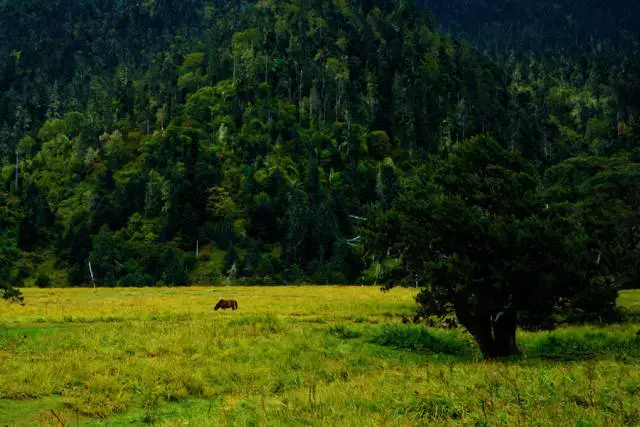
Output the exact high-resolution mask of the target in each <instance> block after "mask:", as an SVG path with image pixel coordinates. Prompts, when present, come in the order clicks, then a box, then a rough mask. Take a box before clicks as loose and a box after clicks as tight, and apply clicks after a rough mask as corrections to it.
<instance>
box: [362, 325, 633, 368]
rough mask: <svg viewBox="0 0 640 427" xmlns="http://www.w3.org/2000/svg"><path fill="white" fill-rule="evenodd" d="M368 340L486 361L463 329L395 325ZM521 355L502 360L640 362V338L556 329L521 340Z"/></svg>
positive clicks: (625, 332)
mask: <svg viewBox="0 0 640 427" xmlns="http://www.w3.org/2000/svg"><path fill="white" fill-rule="evenodd" d="M368 332H369V333H367V335H369V338H367V341H368V342H370V343H373V344H377V345H381V346H387V347H393V348H396V349H399V350H406V351H412V352H417V353H424V352H427V353H429V354H431V355H442V356H454V359H455V360H456V363H465V362H467V363H471V362H475V361H477V360H482V356H480V354H479V350H478V347H477V346H476V344H475V343H474V342H473V339H472V338H471V337H470V336H469V335H468V334H467V333H466V332H464V331H463V330H461V329H449V330H447V329H438V328H430V327H427V326H424V325H405V324H402V325H400V324H397V325H396V324H394V325H385V326H382V327H380V328H372V329H369V331H368ZM518 346H519V348H520V350H521V352H522V353H521V354H520V355H518V356H512V357H508V358H504V359H502V360H503V361H507V362H516V363H527V362H534V363H539V362H540V361H545V360H547V361H550V362H560V363H573V362H583V361H587V360H592V359H602V360H606V359H610V360H616V361H619V362H621V363H629V364H635V363H640V336H639V335H636V331H635V330H634V329H628V330H617V331H614V330H598V329H594V330H556V331H552V332H545V333H543V332H541V333H536V334H530V335H528V336H524V337H520V338H519V341H518Z"/></svg>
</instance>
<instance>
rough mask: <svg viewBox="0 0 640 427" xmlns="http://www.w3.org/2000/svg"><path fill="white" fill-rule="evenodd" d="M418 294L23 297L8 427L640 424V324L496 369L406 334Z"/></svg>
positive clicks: (6, 325) (7, 400)
mask: <svg viewBox="0 0 640 427" xmlns="http://www.w3.org/2000/svg"><path fill="white" fill-rule="evenodd" d="M415 292H416V290H413V289H394V290H392V291H390V292H388V293H383V292H381V291H380V290H379V289H378V288H374V287H332V286H323V287H314V286H307V287H253V288H252V287H224V288H211V287H193V288H162V289H157V288H154V289H96V290H93V289H51V290H40V289H25V300H26V305H25V306H19V305H10V304H8V303H0V424H1V425H11V426H14V425H15V426H23V425H24V426H26V425H56V423H57V424H58V425H60V423H61V422H62V423H63V424H66V425H76V424H77V423H78V422H79V423H80V424H81V425H100V426H104V425H106V423H107V422H108V423H109V425H111V426H115V425H146V424H151V423H153V424H155V425H171V426H178V425H192V426H207V425H211V426H214V425H215V426H218V425H233V426H236V425H331V426H333V425H345V426H367V425H372V426H373V425H375V426H378V425H389V426H396V425H407V426H409V425H449V424H451V425H476V424H486V425H505V426H506V425H509V426H511V425H554V426H556V425H616V426H617V425H633V424H636V425H637V424H638V423H640V402H639V396H640V369H638V360H639V359H640V357H639V354H638V351H635V350H634V348H636V347H638V343H637V342H636V341H635V340H636V335H635V332H636V329H637V327H636V326H634V325H621V326H612V327H608V328H595V327H576V328H565V329H562V330H560V331H557V332H553V333H538V334H533V333H521V334H520V335H519V340H520V343H521V345H522V347H523V349H524V351H525V356H526V358H524V359H522V360H517V361H516V360H513V361H510V362H508V363H497V362H496V363H484V362H481V361H478V359H477V356H478V355H477V351H476V349H475V347H474V345H473V343H472V341H471V340H470V339H469V337H468V336H467V335H466V333H465V332H464V331H461V330H453V331H444V330H434V329H429V328H425V327H422V326H417V325H405V324H403V323H402V321H401V317H402V315H403V314H409V315H410V314H411V313H412V311H413V310H414V308H415V303H414V301H413V296H414V295H415ZM623 297H624V298H626V299H627V300H628V301H627V302H626V303H627V304H628V305H629V306H632V305H633V304H635V303H636V299H635V298H634V295H626V294H625V295H623ZM220 298H235V299H237V300H238V304H239V309H238V310H237V311H230V310H227V311H217V312H214V311H213V306H214V305H215V303H216V302H217V301H218V299H220ZM412 343H413V344H412ZM416 343H417V344H416ZM423 344H424V345H423ZM400 348H404V349H400ZM558 355H562V356H567V358H569V359H572V360H568V361H562V360H559V358H558V357H557V356H558ZM549 357H552V359H549ZM587 359H592V360H587Z"/></svg>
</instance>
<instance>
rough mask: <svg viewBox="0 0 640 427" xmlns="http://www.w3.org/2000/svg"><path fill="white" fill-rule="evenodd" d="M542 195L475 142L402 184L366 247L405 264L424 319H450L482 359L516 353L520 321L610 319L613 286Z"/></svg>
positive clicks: (511, 157) (497, 151) (578, 232)
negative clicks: (428, 174)
mask: <svg viewBox="0 0 640 427" xmlns="http://www.w3.org/2000/svg"><path fill="white" fill-rule="evenodd" d="M540 188H541V185H540V182H539V179H538V177H537V174H536V170H535V168H534V167H533V166H532V165H531V164H530V163H529V162H527V161H526V160H525V159H524V158H523V157H522V156H521V155H520V154H519V153H517V152H512V151H509V150H506V149H503V148H501V147H500V146H499V145H498V144H497V143H496V141H495V140H493V139H491V138H488V137H484V136H483V137H478V138H474V139H472V140H470V141H468V142H464V143H461V144H459V145H458V146H456V147H455V149H454V151H453V152H452V153H451V154H450V155H449V156H448V158H447V159H446V161H445V162H444V163H443V165H442V167H441V168H440V169H439V170H438V171H437V172H436V173H435V174H434V176H433V177H432V179H431V181H430V182H429V181H427V183H426V185H425V183H424V178H423V181H422V182H411V183H410V184H408V185H407V186H406V189H405V191H404V192H403V193H402V196H401V197H400V198H399V199H398V200H397V202H396V203H395V204H394V206H393V208H392V209H391V212H389V213H385V214H384V216H383V218H385V217H386V218H385V219H382V220H381V221H380V222H379V223H377V224H376V223H374V225H373V229H372V230H371V232H370V235H372V238H371V247H372V248H376V252H375V253H376V254H377V255H378V256H379V257H380V256H381V257H384V256H385V251H386V256H387V257H400V256H401V257H402V260H403V267H404V275H405V277H407V278H408V279H411V280H415V281H416V282H417V283H419V284H421V285H422V288H423V290H422V292H421V293H420V295H418V298H417V300H418V302H419V303H420V304H421V305H422V307H423V310H424V312H425V314H427V315H430V314H437V315H446V314H447V313H450V312H455V313H456V316H457V318H458V320H459V321H460V323H461V324H462V325H463V326H464V327H465V328H467V330H468V331H469V332H470V333H471V334H472V335H473V337H474V338H475V339H476V341H477V342H478V344H479V345H480V348H481V349H482V351H483V353H484V355H485V356H486V357H499V356H504V355H510V354H513V353H517V352H518V350H517V347H516V343H515V334H516V321H517V318H518V316H520V317H521V324H523V325H524V326H528V327H537V326H540V325H541V324H544V323H548V319H549V318H550V317H552V316H554V315H556V316H557V315H563V314H564V316H565V318H566V317H567V311H569V310H573V311H574V313H573V314H574V315H575V311H577V310H581V311H582V312H583V313H587V314H588V315H593V316H600V317H601V318H606V316H612V315H613V314H614V313H615V301H616V298H617V288H616V287H615V285H614V284H613V283H612V277H610V275H611V272H609V271H603V270H602V269H601V265H600V264H599V261H595V260H596V258H597V253H595V252H594V251H593V250H592V249H590V248H589V245H588V234H587V232H586V231H585V229H584V227H583V225H582V223H581V222H579V221H577V220H576V219H575V218H572V217H570V216H569V215H567V214H565V213H563V212H562V211H561V210H560V209H557V208H556V207H555V206H551V207H549V205H548V204H547V205H545V204H544V203H543V199H542V194H541V192H540ZM389 227H391V229H390V228H389ZM582 320H584V319H582Z"/></svg>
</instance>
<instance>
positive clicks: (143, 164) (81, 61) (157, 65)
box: [0, 0, 640, 355]
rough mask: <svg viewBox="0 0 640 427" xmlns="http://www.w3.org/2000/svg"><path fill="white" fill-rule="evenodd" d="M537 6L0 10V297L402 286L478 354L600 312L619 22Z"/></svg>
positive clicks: (626, 216) (392, 0)
mask: <svg viewBox="0 0 640 427" xmlns="http://www.w3.org/2000/svg"><path fill="white" fill-rule="evenodd" d="M548 3H552V2H538V1H525V0H521V1H511V2H507V1H500V0H495V1H488V2H484V3H482V4H480V3H474V2H461V1H448V2H445V1H440V0H430V1H418V2H414V1H411V0H317V1H313V2H309V1H305V0H260V1H239V0H236V1H223V0H208V1H205V0H187V1H185V0H181V1H178V0H145V1H116V0H103V1H95V0H73V1H72V0H60V1H57V2H44V1H41V0H24V1H23V0H20V1H18V0H5V1H3V2H0V292H2V293H3V294H4V296H5V297H7V298H20V292H19V288H20V287H21V286H25V285H26V286H39V287H51V286H58V287H59V286H98V287H113V286H124V287H127V286H182V285H190V284H200V285H206V284H222V283H227V284H229V283H233V284H248V285H275V284H300V283H306V284H353V283H357V284H376V285H382V286H384V287H391V286H395V285H404V286H417V287H422V288H423V292H422V293H421V294H420V295H419V297H418V302H420V306H421V310H422V311H423V312H424V315H429V314H433V313H437V314H443V315H444V314H446V313H449V312H451V311H453V310H455V312H456V313H457V314H458V318H459V320H460V322H461V323H462V324H464V325H465V327H467V328H468V329H469V330H470V332H471V333H472V335H474V337H475V338H476V340H477V341H478V342H479V343H480V345H481V348H482V349H483V352H484V353H485V354H486V355H496V354H498V353H501V354H504V353H509V352H511V351H512V350H513V346H515V337H513V339H507V338H506V339H503V340H498V341H500V342H501V344H496V343H490V342H486V340H489V341H491V339H492V338H491V336H492V335H494V334H506V335H505V336H508V335H509V334H511V333H512V332H513V328H515V326H511V325H512V322H511V321H510V320H509V317H510V316H515V315H516V313H520V315H521V323H522V324H523V325H525V326H526V325H529V326H531V327H532V328H538V327H546V326H548V325H547V324H548V323H549V322H550V321H564V320H572V319H573V320H585V319H589V318H591V317H593V316H599V317H600V318H602V317H607V316H609V317H615V299H616V296H617V292H618V290H620V289H628V288H634V287H637V285H638V278H639V276H638V275H639V274H640V271H638V268H639V267H638V266H640V228H639V227H640V215H639V213H640V212H639V210H638V209H639V207H640V180H639V179H638V178H639V177H640V96H639V95H640V55H639V53H640V45H639V44H638V37H637V36H638V29H639V28H638V27H637V23H636V22H634V21H633V20H631V19H630V18H629V16H637V13H635V15H634V11H636V12H640V11H638V5H637V4H636V3H634V2H631V1H623V0H618V1H616V2H604V1H601V2H594V3H593V4H591V3H589V6H585V5H583V4H582V3H581V4H580V5H577V2H574V1H569V0H567V1H563V2H556V3H558V5H555V6H553V5H550V4H548ZM547 9H549V10H553V13H545V10H547ZM600 15H602V16H604V18H603V19H596V17H597V16H600ZM514 248H518V249H517V250H514ZM427 284H428V286H427ZM453 284H456V285H455V286H454V285H453ZM533 300H535V301H533ZM533 306H535V307H536V309H535V310H533V309H532V307H533ZM478 307H480V308H478ZM507 308H508V309H507ZM464 313H468V314H469V318H467V319H465V315H464ZM496 313H501V314H504V316H502V318H503V319H507V321H506V326H505V327H504V328H505V329H504V330H502V329H500V328H499V327H496V328H497V329H496V330H495V331H493V332H491V328H492V327H491V326H486V325H485V323H486V324H489V323H491V321H490V319H495V318H496V317H499V316H496ZM505 313H506V314H505ZM590 316H591V317H590ZM550 319H551V320H550ZM514 324H515V323H513V325H514ZM483 325H484V326H483ZM487 328H488V329H487ZM483 341H484V347H483ZM501 345H502V346H506V347H503V348H498V347H500V346H501Z"/></svg>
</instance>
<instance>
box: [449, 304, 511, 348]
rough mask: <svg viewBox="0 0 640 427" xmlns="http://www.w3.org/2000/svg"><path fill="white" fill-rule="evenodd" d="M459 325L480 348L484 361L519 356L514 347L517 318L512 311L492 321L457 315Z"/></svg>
mask: <svg viewBox="0 0 640 427" xmlns="http://www.w3.org/2000/svg"><path fill="white" fill-rule="evenodd" d="M458 319H459V320H460V323H461V324H462V325H463V326H464V327H465V328H467V330H468V331H469V333H470V334H471V335H472V336H473V338H474V339H475V340H476V343H478V347H480V351H481V352H482V356H483V357H484V358H485V359H489V360H493V359H499V358H501V357H507V356H513V355H516V354H520V350H518V346H517V345H516V328H517V316H516V313H515V312H513V311H508V310H505V311H503V312H501V313H499V314H498V315H497V316H496V319H495V320H492V319H491V317H490V316H482V317H480V316H469V315H467V316H465V315H462V316H460V315H458Z"/></svg>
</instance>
